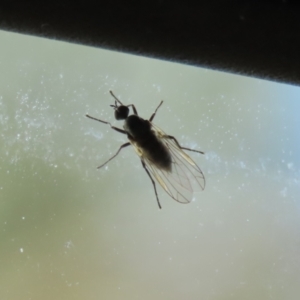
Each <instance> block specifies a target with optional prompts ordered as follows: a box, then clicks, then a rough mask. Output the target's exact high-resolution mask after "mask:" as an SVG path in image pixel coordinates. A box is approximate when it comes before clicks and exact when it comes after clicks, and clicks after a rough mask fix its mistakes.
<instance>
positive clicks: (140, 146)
mask: <svg viewBox="0 0 300 300" xmlns="http://www.w3.org/2000/svg"><path fill="white" fill-rule="evenodd" d="M109 92H110V94H111V95H112V97H113V98H114V99H115V104H114V105H110V106H111V107H113V109H114V110H115V119H116V120H124V125H123V129H121V128H118V127H115V126H112V125H111V123H110V122H107V121H103V120H100V119H97V118H94V117H91V116H90V115H86V116H87V117H88V118H90V119H92V120H95V121H98V122H101V123H104V124H107V125H109V126H110V127H111V128H112V129H113V130H115V131H117V132H120V133H123V134H125V135H127V138H128V140H129V142H127V143H125V144H123V145H121V146H120V148H119V149H118V151H117V152H116V154H115V155H113V156H112V157H111V158H110V159H108V160H107V161H106V162H105V163H103V164H102V165H100V166H99V167H98V169H100V168H102V167H103V166H104V165H106V164H107V163H108V162H110V161H111V160H112V159H114V158H115V157H116V156H117V155H118V154H119V153H120V151H121V150H122V149H123V148H125V147H128V146H130V145H132V146H133V148H134V150H135V151H136V153H137V155H138V156H139V158H140V159H141V162H142V165H143V168H144V169H145V171H146V173H147V174H148V176H149V178H150V179H151V182H152V185H153V188H154V192H155V196H156V200H157V204H158V207H159V208H161V205H160V202H159V198H158V194H157V190H156V184H155V181H154V180H153V177H154V178H155V179H156V180H157V182H158V183H159V184H160V186H161V187H162V188H163V189H164V190H165V191H166V192H167V193H168V194H169V195H170V196H171V197H172V198H173V199H174V200H175V201H177V202H180V203H189V202H191V200H192V197H193V188H192V184H196V185H198V186H200V188H201V189H202V190H204V188H205V177H204V175H203V172H202V171H201V169H200V168H199V166H198V165H197V164H196V163H195V162H194V161H193V159H192V158H191V157H190V156H189V155H187V154H186V153H185V152H184V151H183V150H188V151H193V152H197V153H201V154H204V152H202V151H199V150H194V149H190V148H186V147H182V146H181V145H180V144H179V143H178V141H177V140H176V138H175V137H174V136H171V135H168V134H166V133H164V132H163V131H162V130H161V129H160V128H158V127H157V126H156V125H154V124H153V123H152V121H153V119H154V117H155V115H156V113H157V111H158V109H159V108H160V106H161V105H162V104H163V101H161V102H160V104H159V105H158V107H157V108H156V109H155V111H154V113H153V114H152V115H151V117H150V118H149V120H145V119H143V118H141V117H140V116H139V115H138V112H137V110H136V108H135V106H134V104H129V105H124V104H123V103H122V102H121V101H120V100H119V99H118V98H117V97H116V96H115V95H114V94H113V92H112V91H109ZM130 107H131V108H132V110H133V114H131V115H129V108H130Z"/></svg>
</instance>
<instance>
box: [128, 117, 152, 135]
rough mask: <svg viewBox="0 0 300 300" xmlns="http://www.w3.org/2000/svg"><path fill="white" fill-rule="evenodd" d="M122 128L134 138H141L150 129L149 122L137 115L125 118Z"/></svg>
mask: <svg viewBox="0 0 300 300" xmlns="http://www.w3.org/2000/svg"><path fill="white" fill-rule="evenodd" d="M124 129H125V131H126V132H128V133H129V134H130V135H131V136H132V137H134V138H143V137H144V136H145V134H146V135H147V134H148V133H149V132H150V131H151V124H150V122H149V121H147V120H144V119H142V118H140V117H139V116H137V115H131V116H129V117H128V118H127V119H126V120H125V123H124Z"/></svg>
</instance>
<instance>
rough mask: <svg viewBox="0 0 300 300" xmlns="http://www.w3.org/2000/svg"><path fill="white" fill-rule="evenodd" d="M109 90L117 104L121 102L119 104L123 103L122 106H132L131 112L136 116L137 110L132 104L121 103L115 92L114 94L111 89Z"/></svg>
mask: <svg viewBox="0 0 300 300" xmlns="http://www.w3.org/2000/svg"><path fill="white" fill-rule="evenodd" d="M109 92H110V94H111V95H112V96H113V97H114V99H115V100H116V101H117V102H118V103H119V104H121V105H123V106H127V107H129V106H132V110H133V113H134V114H135V115H137V116H138V112H137V110H136V108H135V106H134V104H129V105H124V104H123V103H122V102H121V101H120V100H119V99H118V98H117V97H116V96H115V94H114V93H113V92H112V91H109Z"/></svg>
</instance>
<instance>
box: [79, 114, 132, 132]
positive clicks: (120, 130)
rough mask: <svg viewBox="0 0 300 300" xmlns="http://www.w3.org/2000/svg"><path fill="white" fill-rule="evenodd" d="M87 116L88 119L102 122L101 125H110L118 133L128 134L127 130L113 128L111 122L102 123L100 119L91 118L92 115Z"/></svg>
mask: <svg viewBox="0 0 300 300" xmlns="http://www.w3.org/2000/svg"><path fill="white" fill-rule="evenodd" d="M85 116H86V117H88V118H90V119H92V120H95V121H98V122H101V123H103V124H107V125H109V126H110V127H111V128H112V129H113V130H115V131H118V132H120V133H123V134H127V132H126V131H125V130H123V129H121V128H118V127H115V126H112V125H111V124H110V123H109V122H106V121H102V120H100V119H97V118H94V117H91V116H90V115H85Z"/></svg>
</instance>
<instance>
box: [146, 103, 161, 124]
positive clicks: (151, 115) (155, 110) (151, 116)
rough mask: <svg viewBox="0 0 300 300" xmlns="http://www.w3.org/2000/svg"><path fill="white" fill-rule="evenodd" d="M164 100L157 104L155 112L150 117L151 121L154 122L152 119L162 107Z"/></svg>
mask: <svg viewBox="0 0 300 300" xmlns="http://www.w3.org/2000/svg"><path fill="white" fill-rule="evenodd" d="M163 102H164V101H161V102H160V103H159V105H158V106H157V108H156V110H155V112H154V113H153V114H152V115H151V117H150V119H149V121H150V122H152V120H153V119H154V117H155V115H156V112H157V111H158V109H159V108H160V107H161V105H162V104H163Z"/></svg>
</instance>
